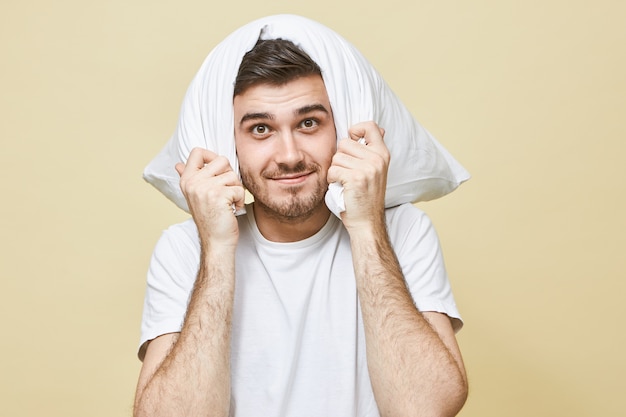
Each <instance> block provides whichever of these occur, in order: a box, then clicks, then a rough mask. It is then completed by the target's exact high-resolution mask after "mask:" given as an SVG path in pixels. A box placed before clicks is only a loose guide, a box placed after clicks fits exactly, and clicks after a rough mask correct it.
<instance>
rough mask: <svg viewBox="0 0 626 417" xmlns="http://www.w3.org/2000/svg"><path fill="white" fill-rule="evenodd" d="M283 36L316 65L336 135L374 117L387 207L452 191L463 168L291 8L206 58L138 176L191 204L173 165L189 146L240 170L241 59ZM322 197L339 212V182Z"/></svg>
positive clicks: (339, 41)
mask: <svg viewBox="0 0 626 417" xmlns="http://www.w3.org/2000/svg"><path fill="white" fill-rule="evenodd" d="M259 38H261V39H276V38H282V39H287V40H290V41H292V42H294V43H295V44H296V45H298V46H300V47H301V48H302V49H303V50H304V51H305V52H306V53H307V54H308V55H309V56H310V57H311V58H312V59H313V60H314V61H315V62H317V64H318V65H319V66H320V68H321V70H322V77H323V79H324V83H325V85H326V89H327V92H328V97H329V100H330V104H331V107H332V111H333V117H334V120H335V126H336V130H337V139H338V140H340V139H343V138H346V137H348V129H349V128H350V126H352V125H354V124H356V123H359V122H363V121H369V120H373V121H375V122H376V123H377V124H378V125H379V126H381V127H383V128H384V129H385V131H386V133H385V143H386V145H387V147H388V148H389V151H390V154H391V162H390V166H389V171H388V174H387V190H386V197H385V206H386V207H393V206H396V205H399V204H402V203H409V202H411V203H414V202H418V201H427V200H432V199H435V198H439V197H441V196H444V195H446V194H448V193H450V192H452V191H454V190H455V189H456V188H457V187H458V186H459V185H460V184H461V183H462V182H464V181H466V180H467V179H469V177H470V176H469V173H468V172H467V171H466V170H465V168H463V167H462V166H461V165H460V164H459V163H458V162H457V161H456V160H455V159H454V158H453V157H452V155H450V153H449V152H448V151H447V150H446V149H444V148H443V146H442V145H441V144H440V143H439V142H437V140H436V139H435V138H434V137H433V136H432V135H431V134H430V133H429V132H428V131H427V130H426V129H424V128H423V127H422V126H421V125H420V124H419V123H418V122H417V121H416V120H415V119H414V118H413V116H412V115H411V114H410V112H409V111H408V110H407V108H406V107H405V106H404V105H403V104H402V103H401V102H400V100H399V99H398V97H397V96H396V95H395V94H394V93H393V92H392V91H391V89H390V88H389V86H388V85H387V84H386V83H385V81H384V80H383V79H382V77H381V76H380V75H379V74H378V72H377V71H376V70H375V69H374V67H373V66H372V65H371V64H370V63H369V62H368V61H367V60H366V59H365V58H364V57H363V55H361V53H360V52H359V51H358V50H357V49H356V48H355V47H354V46H353V45H351V44H350V43H349V42H347V41H346V40H345V39H344V38H343V37H341V36H340V35H338V34H337V33H335V32H334V31H333V30H331V29H329V28H327V27H325V26H323V25H321V24H319V23H317V22H314V21H312V20H309V19H307V18H304V17H300V16H294V15H277V16H270V17H266V18H262V19H259V20H256V21H253V22H251V23H249V24H247V25H245V26H243V27H241V28H240V29H238V30H236V31H235V32H233V33H232V34H231V35H229V36H228V37H227V38H226V39H224V40H223V41H222V42H221V43H220V44H218V45H217V46H216V47H215V48H214V49H213V50H212V51H211V53H210V54H209V56H208V57H207V58H206V59H205V61H204V63H203V64H202V66H201V68H200V70H199V71H198V73H197V75H196V76H195V77H194V79H193V81H192V82H191V85H190V86H189V88H188V90H187V93H186V95H185V98H184V100H183V103H182V107H181V111H180V117H179V121H178V126H177V128H176V130H175V132H174V134H173V135H172V137H171V138H170V140H169V141H168V142H167V144H166V145H165V146H164V148H163V149H162V150H161V152H160V153H159V154H158V155H157V156H156V157H155V158H154V159H153V160H152V161H151V162H150V163H149V164H148V166H147V167H146V168H145V170H144V179H145V180H146V181H148V182H149V183H150V184H152V185H153V186H155V187H156V188H157V189H158V190H159V191H161V192H162V193H163V194H164V195H165V196H166V197H167V198H169V199H170V200H172V201H173V202H174V203H175V204H176V205H177V206H178V207H180V208H181V209H183V210H185V211H189V209H188V207H187V203H186V201H185V198H184V196H183V194H182V192H181V190H180V186H179V176H178V173H177V172H176V170H175V168H174V166H175V165H176V163H178V162H186V161H187V158H188V156H189V153H190V152H191V150H192V149H193V148H194V147H202V148H206V149H209V150H211V151H213V152H215V153H217V154H219V155H222V156H225V157H226V158H228V160H229V161H230V164H231V166H232V167H233V169H234V170H235V171H237V172H238V169H239V165H238V161H237V155H236V151H235V138H234V120H233V119H234V115H233V91H234V83H235V78H236V76H237V72H238V69H239V66H240V64H241V61H242V58H243V56H244V54H245V53H246V52H248V51H249V50H250V49H252V48H253V47H254V45H255V44H256V42H257V40H258V39H259ZM326 204H327V205H328V206H329V208H330V209H331V211H333V213H335V214H336V215H339V213H340V212H341V211H343V210H344V209H345V207H344V204H343V188H342V187H341V185H340V184H334V185H332V184H331V186H330V187H329V191H328V192H327V194H326Z"/></svg>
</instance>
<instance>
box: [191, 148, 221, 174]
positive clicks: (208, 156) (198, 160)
mask: <svg viewBox="0 0 626 417" xmlns="http://www.w3.org/2000/svg"><path fill="white" fill-rule="evenodd" d="M216 157H217V154H216V153H214V152H211V151H209V150H208V149H204V148H193V149H192V150H191V152H190V153H189V157H188V158H187V163H186V164H185V169H186V170H188V171H194V170H195V171H198V170H200V169H202V168H204V166H205V165H206V164H208V163H210V162H211V161H213V160H214V159H215V158H216Z"/></svg>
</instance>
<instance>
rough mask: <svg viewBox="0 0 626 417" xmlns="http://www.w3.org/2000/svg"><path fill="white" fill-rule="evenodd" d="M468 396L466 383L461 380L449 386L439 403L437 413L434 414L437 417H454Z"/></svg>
mask: <svg viewBox="0 0 626 417" xmlns="http://www.w3.org/2000/svg"><path fill="white" fill-rule="evenodd" d="M468 395H469V387H468V384H467V381H466V380H465V379H462V380H461V381H459V382H458V383H455V384H451V386H450V387H449V389H448V392H447V394H446V395H445V397H444V398H442V401H440V408H439V412H437V413H435V415H436V416H437V417H454V416H456V415H457V414H458V413H459V412H460V411H461V409H462V408H463V406H464V405H465V402H466V401H467V397H468Z"/></svg>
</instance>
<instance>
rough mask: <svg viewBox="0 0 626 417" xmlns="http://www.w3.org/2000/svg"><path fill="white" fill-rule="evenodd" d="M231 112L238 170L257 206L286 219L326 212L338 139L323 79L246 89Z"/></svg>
mask: <svg viewBox="0 0 626 417" xmlns="http://www.w3.org/2000/svg"><path fill="white" fill-rule="evenodd" d="M234 112H235V143H236V146H237V156H238V159H239V169H240V172H241V177H242V181H243V184H244V186H245V187H246V188H247V189H248V191H250V193H251V194H252V195H253V196H254V200H255V205H257V204H258V205H259V206H260V208H261V209H263V210H264V211H265V212H267V213H268V214H271V215H273V216H276V217H282V218H290V219H294V218H298V217H304V218H306V217H308V216H311V215H313V214H314V213H316V212H317V211H319V210H325V209H326V208H325V205H324V194H325V193H326V190H327V188H328V183H327V181H326V174H327V171H328V168H329V166H330V163H331V159H332V157H333V154H334V153H335V150H336V143H337V138H336V132H335V123H334V120H333V116H332V113H331V108H330V102H329V100H328V94H327V93H326V87H325V86H324V82H323V81H322V78H321V77H320V76H317V75H316V76H308V77H302V78H298V79H296V80H294V81H291V82H289V83H287V84H284V85H282V86H273V85H268V84H260V85H256V86H253V87H250V88H249V89H247V90H246V91H244V93H243V94H241V95H238V96H235V98H234Z"/></svg>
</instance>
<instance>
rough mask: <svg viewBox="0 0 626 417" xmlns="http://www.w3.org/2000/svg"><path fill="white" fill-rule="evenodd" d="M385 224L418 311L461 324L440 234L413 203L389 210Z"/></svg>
mask: <svg viewBox="0 0 626 417" xmlns="http://www.w3.org/2000/svg"><path fill="white" fill-rule="evenodd" d="M387 224H388V228H389V236H390V238H391V241H392V244H393V246H394V250H395V252H396V256H397V257H398V261H399V262H400V266H401V268H402V272H403V273H404V277H405V280H406V283H407V286H408V288H409V291H410V292H411V295H412V297H413V300H414V301H415V305H416V306H417V308H418V310H420V311H435V312H439V313H444V314H446V315H447V316H448V317H450V320H451V323H452V327H453V328H454V330H455V331H458V330H460V329H461V327H462V326H463V321H462V319H461V315H460V314H459V311H458V308H457V306H456V303H455V300H454V295H453V293H452V288H451V285H450V281H449V279H448V274H447V272H446V267H445V264H444V260H443V254H442V251H441V246H440V244H439V237H438V236H437V232H436V231H435V228H434V226H433V224H432V222H431V220H430V218H428V216H427V215H426V214H425V213H424V212H423V211H422V210H420V209H418V208H417V207H415V206H413V205H412V204H404V205H401V206H399V207H396V208H394V209H391V210H388V222H387Z"/></svg>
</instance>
